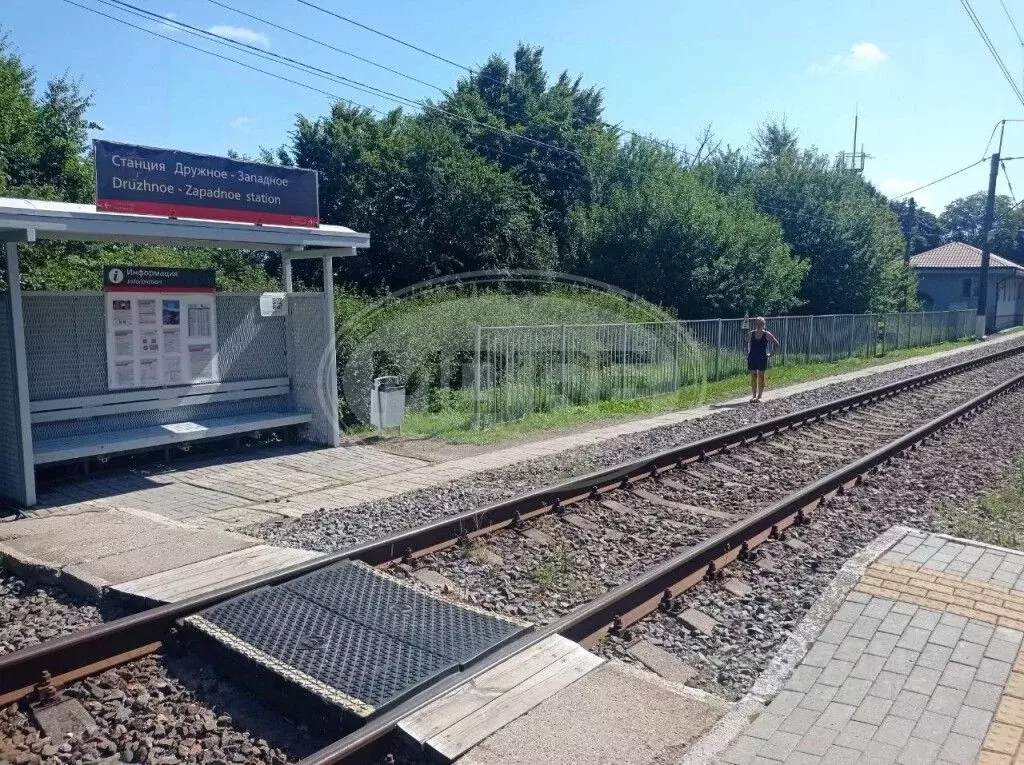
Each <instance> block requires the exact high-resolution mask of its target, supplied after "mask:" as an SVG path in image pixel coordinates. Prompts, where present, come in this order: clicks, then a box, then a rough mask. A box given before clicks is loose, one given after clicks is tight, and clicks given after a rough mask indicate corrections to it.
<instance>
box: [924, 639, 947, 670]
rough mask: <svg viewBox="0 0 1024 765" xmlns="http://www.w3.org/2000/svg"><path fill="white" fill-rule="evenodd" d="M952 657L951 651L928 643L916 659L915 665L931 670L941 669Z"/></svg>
mask: <svg viewBox="0 0 1024 765" xmlns="http://www.w3.org/2000/svg"><path fill="white" fill-rule="evenodd" d="M952 655H953V649H952V648H950V647H948V646H944V645H936V644H935V643H928V644H927V645H926V646H925V647H924V649H923V650H922V651H921V654H920V655H919V656H918V657H917V663H918V664H919V665H921V666H922V667H930V668H932V669H940V670H941V669H943V668H945V666H946V665H947V664H948V663H949V657H950V656H952Z"/></svg>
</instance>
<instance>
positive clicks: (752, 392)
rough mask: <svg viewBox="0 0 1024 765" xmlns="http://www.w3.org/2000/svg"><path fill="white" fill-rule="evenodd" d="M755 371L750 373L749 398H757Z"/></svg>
mask: <svg viewBox="0 0 1024 765" xmlns="http://www.w3.org/2000/svg"><path fill="white" fill-rule="evenodd" d="M757 375H758V373H757V372H751V373H750V400H751V401H756V400H757Z"/></svg>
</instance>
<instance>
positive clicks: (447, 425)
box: [404, 340, 971, 444]
mask: <svg viewBox="0 0 1024 765" xmlns="http://www.w3.org/2000/svg"><path fill="white" fill-rule="evenodd" d="M970 342H971V341H970V340H961V341H957V342H949V343H940V344H938V345H931V346H927V347H924V348H911V349H908V350H900V351H892V352H890V353H887V354H886V355H885V356H879V357H875V358H870V359H864V358H852V359H843V360H841V361H835V362H828V363H823V362H817V363H811V364H793V365H788V366H782V367H775V368H773V369H771V370H769V372H768V377H767V383H768V386H769V388H781V387H785V386H787V385H793V384H796V383H801V382H808V381H811V380H817V379H820V378H822V377H831V376H832V375H837V374H842V373H844V372H851V371H854V370H857V369H863V368H866V367H872V366H877V365H879V364H884V363H888V362H891V361H899V360H900V359H908V358H913V357H916V356H925V355H927V354H930V353H936V352H938V351H944V350H949V349H951V348H958V347H960V346H963V345H966V344H969V343H970ZM749 391H750V378H749V377H748V376H747V375H746V374H740V375H735V376H733V377H727V378H725V379H722V380H718V381H716V382H709V383H706V384H703V385H689V386H686V387H684V388H681V389H680V390H679V391H677V392H675V393H666V394H661V395H657V396H650V397H646V398H635V399H613V400H609V401H601V402H598V403H593V404H584V405H581V406H573V407H566V408H563V409H557V410H554V411H550V412H538V413H532V414H528V415H526V416H525V417H523V418H522V419H520V420H516V421H514V422H505V423H500V424H497V425H494V426H493V427H490V428H487V429H482V430H477V429H474V428H473V423H472V415H469V414H467V413H466V411H465V410H446V411H442V412H437V413H430V412H412V411H410V412H407V413H406V416H405V423H404V431H405V433H407V434H410V435H426V436H433V437H435V438H441V439H444V440H446V441H449V442H451V443H458V444H488V443H495V442H498V441H504V440H507V439H510V438H515V437H517V436H525V435H529V434H531V433H536V432H540V431H545V430H552V429H556V428H569V427H573V426H578V425H584V424H586V423H592V422H599V421H601V420H613V419H616V418H620V417H628V416H636V415H645V414H660V413H663V412H672V411H678V410H681V409H689V408H692V407H695V406H702V405H706V404H714V403H717V402H720V401H725V400H727V399H731V398H736V397H737V396H741V395H744V394H746V393H749Z"/></svg>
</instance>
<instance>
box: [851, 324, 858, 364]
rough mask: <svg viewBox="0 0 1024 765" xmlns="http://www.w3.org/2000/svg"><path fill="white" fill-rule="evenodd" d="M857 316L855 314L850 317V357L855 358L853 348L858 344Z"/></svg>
mask: <svg viewBox="0 0 1024 765" xmlns="http://www.w3.org/2000/svg"><path fill="white" fill-rule="evenodd" d="M858 318H859V317H857V316H856V315H853V316H851V317H850V355H849V358H851V359H852V358H853V349H854V348H855V347H856V345H857V319H858Z"/></svg>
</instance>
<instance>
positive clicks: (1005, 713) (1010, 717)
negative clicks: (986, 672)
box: [995, 696, 1024, 728]
mask: <svg viewBox="0 0 1024 765" xmlns="http://www.w3.org/2000/svg"><path fill="white" fill-rule="evenodd" d="M995 716H996V719H997V720H998V721H999V722H1001V723H1005V724H1006V725H1015V726H1017V727H1018V728H1024V699H1017V698H1014V697H1013V696H1003V698H1002V699H1000V701H999V706H998V707H997V708H996V713H995Z"/></svg>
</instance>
